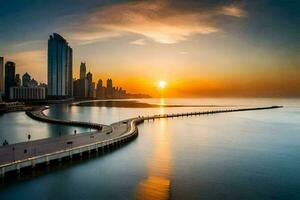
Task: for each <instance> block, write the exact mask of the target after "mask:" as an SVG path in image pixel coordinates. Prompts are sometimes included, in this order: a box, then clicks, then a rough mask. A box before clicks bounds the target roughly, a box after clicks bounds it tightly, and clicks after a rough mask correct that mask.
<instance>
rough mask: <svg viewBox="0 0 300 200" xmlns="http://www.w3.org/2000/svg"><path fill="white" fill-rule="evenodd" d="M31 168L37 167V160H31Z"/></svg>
mask: <svg viewBox="0 0 300 200" xmlns="http://www.w3.org/2000/svg"><path fill="white" fill-rule="evenodd" d="M31 168H35V160H32V161H31Z"/></svg>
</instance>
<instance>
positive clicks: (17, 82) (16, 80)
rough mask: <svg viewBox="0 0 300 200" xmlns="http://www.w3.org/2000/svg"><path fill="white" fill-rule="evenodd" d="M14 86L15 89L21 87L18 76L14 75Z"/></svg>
mask: <svg viewBox="0 0 300 200" xmlns="http://www.w3.org/2000/svg"><path fill="white" fill-rule="evenodd" d="M15 86H17V87H20V86H21V78H20V74H16V76H15Z"/></svg>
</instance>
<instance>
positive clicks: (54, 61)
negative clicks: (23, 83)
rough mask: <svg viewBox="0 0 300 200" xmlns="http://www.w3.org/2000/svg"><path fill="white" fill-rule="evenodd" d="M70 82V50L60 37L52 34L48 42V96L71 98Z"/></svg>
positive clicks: (71, 76) (71, 58)
mask: <svg viewBox="0 0 300 200" xmlns="http://www.w3.org/2000/svg"><path fill="white" fill-rule="evenodd" d="M72 82H73V52H72V48H71V47H70V46H69V45H68V42H67V41H66V40H65V39H64V38H63V37H62V36H60V35H59V34H57V33H53V35H50V38H49V40H48V96H53V97H67V96H69V97H70V96H72V94H73V84H72Z"/></svg>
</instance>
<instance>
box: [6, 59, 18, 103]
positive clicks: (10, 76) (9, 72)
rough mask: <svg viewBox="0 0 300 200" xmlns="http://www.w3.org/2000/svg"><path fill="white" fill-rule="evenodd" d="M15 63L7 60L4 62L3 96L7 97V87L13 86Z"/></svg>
mask: <svg viewBox="0 0 300 200" xmlns="http://www.w3.org/2000/svg"><path fill="white" fill-rule="evenodd" d="M15 73H16V64H15V63H14V62H11V61H8V62H6V63H5V96H6V97H7V98H9V88H10V87H14V86H15Z"/></svg>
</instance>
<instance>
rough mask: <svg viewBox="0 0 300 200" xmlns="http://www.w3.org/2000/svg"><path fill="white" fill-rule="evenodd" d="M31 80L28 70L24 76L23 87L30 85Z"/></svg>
mask: <svg viewBox="0 0 300 200" xmlns="http://www.w3.org/2000/svg"><path fill="white" fill-rule="evenodd" d="M30 81H31V76H30V75H29V74H28V73H27V72H26V73H25V74H24V75H23V76H22V85H23V87H29V83H30Z"/></svg>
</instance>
